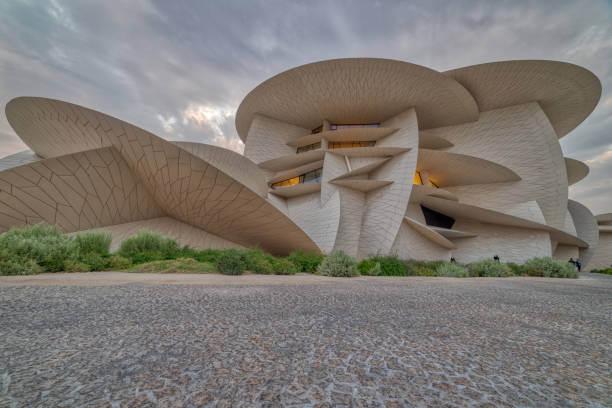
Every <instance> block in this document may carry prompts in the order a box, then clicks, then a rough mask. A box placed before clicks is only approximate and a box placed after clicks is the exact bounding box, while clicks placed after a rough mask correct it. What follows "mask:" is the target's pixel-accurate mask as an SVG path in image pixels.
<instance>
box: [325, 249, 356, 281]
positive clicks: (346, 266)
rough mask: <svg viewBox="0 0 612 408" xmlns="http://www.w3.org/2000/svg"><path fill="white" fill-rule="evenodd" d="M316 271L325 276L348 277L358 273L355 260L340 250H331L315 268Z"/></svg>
mask: <svg viewBox="0 0 612 408" xmlns="http://www.w3.org/2000/svg"><path fill="white" fill-rule="evenodd" d="M317 272H318V273H319V274H320V275H325V276H339V277H350V276H358V275H359V271H358V270H357V263H356V262H355V260H354V259H353V258H351V257H350V256H348V255H347V254H345V253H344V252H342V251H337V252H332V253H331V254H329V255H328V256H326V257H325V258H324V259H323V261H322V262H321V264H320V265H319V267H318V268H317Z"/></svg>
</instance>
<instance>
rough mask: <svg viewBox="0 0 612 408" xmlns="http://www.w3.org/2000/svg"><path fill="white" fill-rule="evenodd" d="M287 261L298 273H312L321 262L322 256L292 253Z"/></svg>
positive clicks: (302, 252) (298, 252)
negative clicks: (291, 263)
mask: <svg viewBox="0 0 612 408" xmlns="http://www.w3.org/2000/svg"><path fill="white" fill-rule="evenodd" d="M287 259H288V260H289V261H291V262H293V264H294V265H295V266H296V267H297V269H298V271H299V272H306V273H314V272H315V271H316V270H317V267H318V266H319V265H320V264H321V261H323V255H321V254H312V253H309V252H304V251H293V252H291V253H290V254H289V256H288V257H287Z"/></svg>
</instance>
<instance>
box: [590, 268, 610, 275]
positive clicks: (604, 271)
mask: <svg viewBox="0 0 612 408" xmlns="http://www.w3.org/2000/svg"><path fill="white" fill-rule="evenodd" d="M589 272H591V273H603V274H605V275H612V268H608V269H592V270H590V271H589Z"/></svg>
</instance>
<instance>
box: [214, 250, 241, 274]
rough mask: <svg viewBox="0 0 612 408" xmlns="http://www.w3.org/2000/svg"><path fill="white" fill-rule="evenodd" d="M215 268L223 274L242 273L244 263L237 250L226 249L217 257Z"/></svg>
mask: <svg viewBox="0 0 612 408" xmlns="http://www.w3.org/2000/svg"><path fill="white" fill-rule="evenodd" d="M217 269H218V270H219V272H221V273H222V274H224V275H242V273H243V272H244V270H245V269H246V265H245V263H244V259H243V256H242V255H241V254H240V252H239V251H237V250H235V249H228V250H227V251H224V252H223V254H222V255H221V256H220V257H219V259H218V261H217Z"/></svg>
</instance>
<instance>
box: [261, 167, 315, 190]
mask: <svg viewBox="0 0 612 408" xmlns="http://www.w3.org/2000/svg"><path fill="white" fill-rule="evenodd" d="M322 174H323V168H322V167H320V168H318V169H315V170H311V171H309V172H306V173H304V174H300V175H299V176H295V177H291V178H290V179H287V180H283V181H279V182H277V183H273V184H272V185H271V187H272V188H276V187H286V186H294V185H296V184H305V183H317V182H319V181H321V175H322Z"/></svg>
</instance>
